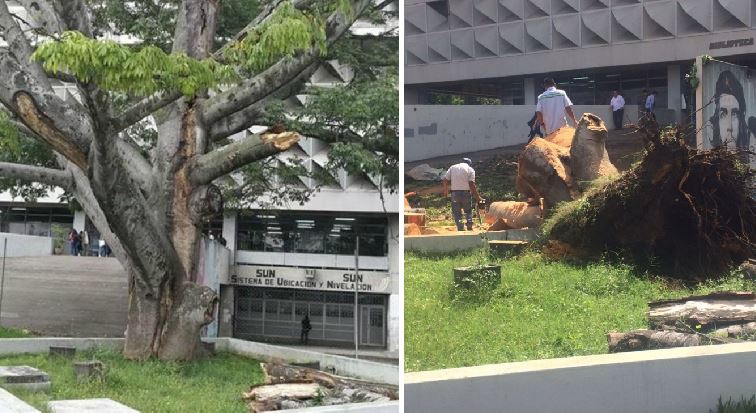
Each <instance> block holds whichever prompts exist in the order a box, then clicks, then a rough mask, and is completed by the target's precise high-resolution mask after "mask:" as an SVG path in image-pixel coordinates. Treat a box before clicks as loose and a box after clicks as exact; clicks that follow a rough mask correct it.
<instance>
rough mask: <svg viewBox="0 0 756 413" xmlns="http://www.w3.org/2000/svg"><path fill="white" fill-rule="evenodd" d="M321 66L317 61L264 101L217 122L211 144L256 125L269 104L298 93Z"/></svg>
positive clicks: (210, 133) (213, 125)
mask: <svg viewBox="0 0 756 413" xmlns="http://www.w3.org/2000/svg"><path fill="white" fill-rule="evenodd" d="M319 66H320V62H318V61H316V62H315V63H313V64H311V65H310V66H309V67H307V68H306V69H305V70H303V71H302V72H301V73H300V74H299V75H297V77H295V78H294V79H293V80H292V81H291V82H289V83H286V84H285V85H283V86H282V87H281V88H279V89H278V90H275V91H273V92H272V93H271V94H269V95H268V96H266V97H265V98H263V99H262V100H260V101H258V102H255V103H253V104H252V105H250V106H247V107H246V108H244V109H242V110H240V111H238V112H235V113H232V114H231V115H228V116H226V117H224V118H222V119H219V120H218V121H216V122H215V123H214V124H212V125H211V126H210V130H209V140H210V142H216V141H219V140H221V139H223V138H226V137H228V136H231V135H233V134H235V133H237V132H241V131H243V130H244V129H247V128H249V127H250V126H252V125H254V124H255V123H256V122H257V121H258V120H259V119H260V118H261V117H262V116H263V114H264V112H265V106H266V105H267V104H269V103H270V102H271V101H273V100H280V99H286V98H288V97H289V96H291V95H293V94H294V93H296V92H297V91H298V90H300V89H301V87H302V85H303V84H304V83H305V82H307V80H308V79H309V78H310V76H312V74H313V73H314V72H315V70H317V68H318V67H319Z"/></svg>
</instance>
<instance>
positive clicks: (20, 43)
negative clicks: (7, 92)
mask: <svg viewBox="0 0 756 413" xmlns="http://www.w3.org/2000/svg"><path fill="white" fill-rule="evenodd" d="M0 33H3V38H4V40H5V41H6V43H8V48H9V49H10V50H11V52H12V54H13V55H14V57H15V60H16V62H18V63H19V64H20V65H21V66H23V67H24V68H25V69H26V70H27V71H29V72H30V74H31V75H33V76H34V77H35V78H36V79H37V81H38V82H41V83H42V84H43V85H45V86H47V87H49V85H50V82H49V81H48V80H47V76H46V75H45V73H44V71H43V70H42V67H41V66H40V65H38V64H35V63H33V62H32V61H31V55H32V53H33V49H32V46H31V43H30V42H29V39H27V38H26V35H24V32H23V30H21V26H19V24H18V22H17V21H16V20H15V19H14V18H13V16H12V15H11V12H10V10H8V5H7V4H6V2H5V1H2V2H0ZM5 71H6V68H3V72H5Z"/></svg>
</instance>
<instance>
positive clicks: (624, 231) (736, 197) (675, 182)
mask: <svg viewBox="0 0 756 413" xmlns="http://www.w3.org/2000/svg"><path fill="white" fill-rule="evenodd" d="M640 131H641V133H643V134H644V136H645V138H644V140H645V144H646V149H647V152H646V154H645V155H644V157H643V159H642V160H641V161H640V163H639V164H637V165H636V166H635V167H634V168H632V169H631V170H629V171H627V172H625V173H624V174H623V175H622V176H621V177H619V178H618V179H617V180H615V181H613V182H611V183H609V184H607V185H606V186H604V187H603V188H600V189H595V190H594V191H592V193H591V194H589V195H587V196H586V198H584V199H581V200H579V201H575V202H574V203H572V204H568V205H566V206H565V207H564V208H565V209H564V210H561V211H557V212H556V213H555V214H554V218H553V219H551V220H549V219H547V225H545V228H547V229H548V238H549V239H551V240H556V241H560V242H563V243H566V244H568V245H570V246H571V247H572V248H574V249H575V250H576V251H578V253H579V254H581V255H587V256H591V257H601V256H602V255H603V254H605V253H606V252H608V251H611V252H620V253H621V255H622V256H624V257H625V258H628V259H630V260H632V261H633V262H634V263H635V264H639V265H641V266H644V267H646V268H653V269H654V270H655V271H659V272H663V273H664V274H665V275H669V276H673V277H675V278H680V279H692V280H700V279H705V278H712V277H716V276H719V275H722V274H724V273H726V272H728V271H729V270H730V269H731V268H732V267H734V266H735V265H739V264H740V263H742V262H743V261H744V260H746V259H748V258H753V257H754V256H755V255H756V201H755V200H754V199H752V198H750V196H749V194H750V193H751V191H750V183H749V182H750V178H751V175H752V171H750V170H749V169H748V168H747V167H744V165H743V164H742V163H741V162H740V154H738V153H732V152H728V151H727V150H726V148H716V149H713V150H710V151H697V150H695V149H691V148H688V147H687V146H685V143H684V142H685V139H684V138H685V135H686V131H685V130H683V129H665V130H664V131H663V132H660V131H659V128H658V125H657V124H656V123H655V122H654V121H652V120H647V119H646V118H643V119H641V121H640ZM560 212H563V213H561V214H560Z"/></svg>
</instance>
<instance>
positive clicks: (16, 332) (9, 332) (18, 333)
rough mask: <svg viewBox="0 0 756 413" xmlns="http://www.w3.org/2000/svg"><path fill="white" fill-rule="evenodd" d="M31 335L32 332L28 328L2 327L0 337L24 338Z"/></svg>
mask: <svg viewBox="0 0 756 413" xmlns="http://www.w3.org/2000/svg"><path fill="white" fill-rule="evenodd" d="M31 336H32V334H31V333H30V332H29V331H28V330H20V329H17V328H8V327H0V338H23V337H31Z"/></svg>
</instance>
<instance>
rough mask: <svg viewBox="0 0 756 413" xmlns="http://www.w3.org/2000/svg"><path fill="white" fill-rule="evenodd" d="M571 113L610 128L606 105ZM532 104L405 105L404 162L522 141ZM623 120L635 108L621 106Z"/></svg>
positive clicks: (631, 118) (634, 118) (632, 116)
mask: <svg viewBox="0 0 756 413" xmlns="http://www.w3.org/2000/svg"><path fill="white" fill-rule="evenodd" d="M574 111H575V116H576V117H577V118H578V119H580V116H582V115H583V113H585V112H590V113H593V114H596V115H598V116H599V117H601V119H603V120H604V122H605V123H606V124H607V128H610V129H611V128H613V127H614V124H613V123H612V114H611V109H609V105H575V106H574ZM534 113H535V106H532V105H495V106H494V105H490V106H489V105H409V106H405V107H404V135H403V137H404V161H405V162H412V161H419V160H423V159H430V158H437V157H440V156H448V155H457V154H461V153H469V152H477V151H483V150H487V149H493V148H500V147H503V146H512V145H519V144H524V143H525V142H527V140H528V132H529V130H528V125H527V121H528V120H530V118H531V117H532V116H533V114H534ZM624 117H625V123H627V122H632V123H634V122H636V121H637V120H638V107H637V106H635V105H628V106H626V107H625V116H624Z"/></svg>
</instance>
